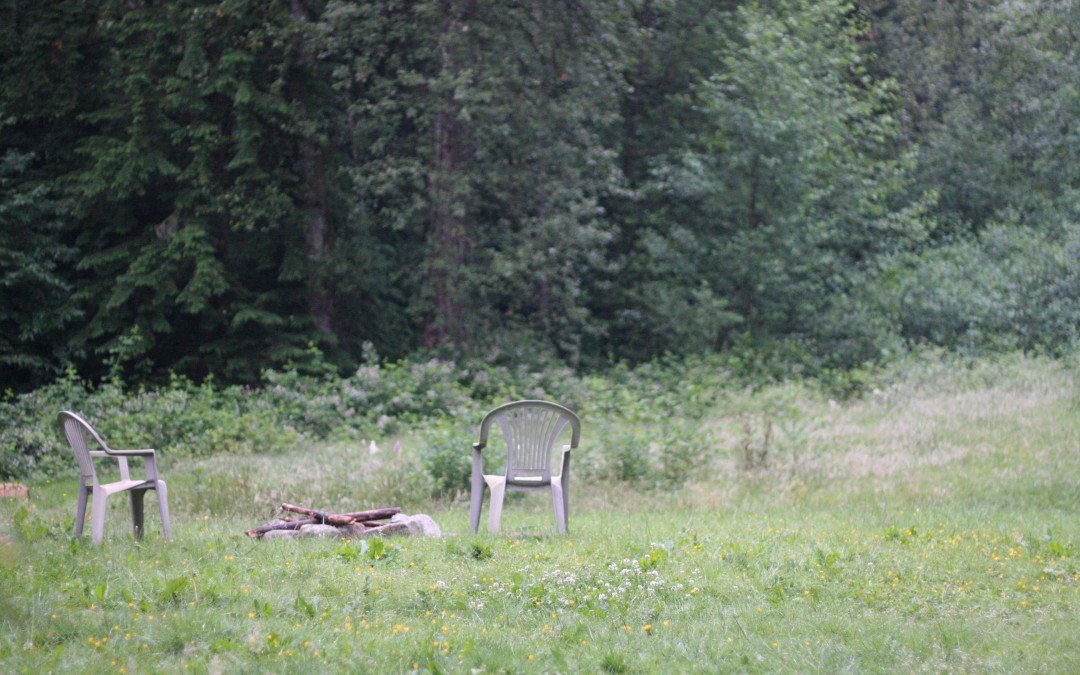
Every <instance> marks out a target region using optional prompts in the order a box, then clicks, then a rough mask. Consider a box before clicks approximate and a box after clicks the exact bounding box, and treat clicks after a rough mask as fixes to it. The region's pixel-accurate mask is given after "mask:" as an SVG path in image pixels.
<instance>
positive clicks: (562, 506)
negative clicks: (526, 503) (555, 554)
mask: <svg viewBox="0 0 1080 675" xmlns="http://www.w3.org/2000/svg"><path fill="white" fill-rule="evenodd" d="M551 501H552V503H553V504H554V505H555V530H556V531H557V532H558V533H559V534H566V501H565V500H564V499H563V486H562V484H561V483H560V482H559V477H554V476H553V477H552V479H551Z"/></svg>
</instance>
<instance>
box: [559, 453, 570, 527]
mask: <svg viewBox="0 0 1080 675" xmlns="http://www.w3.org/2000/svg"><path fill="white" fill-rule="evenodd" d="M559 486H560V487H562V517H563V533H564V534H565V533H567V532H569V531H570V462H567V463H566V464H565V465H564V466H563V470H562V474H561V475H560V476H559Z"/></svg>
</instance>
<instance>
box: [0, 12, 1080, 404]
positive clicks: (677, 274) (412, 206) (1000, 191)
mask: <svg viewBox="0 0 1080 675" xmlns="http://www.w3.org/2000/svg"><path fill="white" fill-rule="evenodd" d="M1077 26H1080V4H1078V3H1075V2H1071V1H1069V0H1040V1H1036V0H1009V1H1003V0H987V1H986V2H981V3H974V2H967V1H962V0H909V1H905V2H896V1H891V0H874V1H871V2H861V3H850V2H838V1H835V0H821V1H812V0H781V1H778V2H762V3H753V2H739V1H737V0H623V1H619V0H526V1H515V0H498V1H493V0H411V1H410V0H363V1H362V2H347V1H340V0H322V1H320V0H223V1H219V2H210V1H200V0H169V1H167V2H166V1H162V0H154V1H143V0H79V1H74V0H69V1H61V0H53V1H49V2H42V1H40V0H33V1H31V0H3V2H2V3H0V385H2V387H3V388H10V389H15V390H23V389H27V388H31V387H34V386H37V385H40V384H41V383H43V382H46V381H49V380H51V379H52V378H54V377H55V376H56V375H57V373H58V372H61V371H62V370H64V369H65V368H69V367H74V368H76V369H77V370H78V372H80V373H83V374H84V375H85V376H87V377H90V378H99V377H103V376H105V375H107V374H110V373H112V374H122V375H123V376H124V377H125V379H127V380H128V381H154V380H156V379H159V378H161V377H163V376H166V375H167V374H168V373H169V372H176V373H182V374H185V375H188V376H191V377H193V378H196V379H200V378H203V377H205V376H207V375H211V374H213V375H214V376H215V377H216V378H218V379H219V380H220V381H228V382H254V381H257V380H258V378H259V374H260V371H261V370H263V369H266V368H280V367H284V366H289V365H291V366H295V367H299V368H304V367H306V366H308V365H312V364H314V365H319V366H320V367H325V364H326V363H329V364H332V365H333V366H336V367H339V368H342V369H346V368H350V367H354V366H355V364H357V363H358V362H360V361H361V360H363V359H364V358H365V355H367V357H368V358H370V352H369V351H366V350H367V349H368V348H367V347H366V345H368V344H370V345H373V347H374V350H375V352H377V353H378V354H380V355H382V356H383V357H388V358H399V357H405V356H410V355H416V354H420V353H434V354H443V355H448V356H452V357H454V358H465V357H481V358H485V359H488V360H496V361H497V360H500V359H502V360H521V359H527V358H534V357H540V356H542V357H544V358H555V359H558V360H559V361H562V362H564V363H568V364H571V365H574V366H585V367H588V366H596V365H599V364H603V363H607V362H610V361H611V360H613V359H614V360H627V361H640V360H646V359H650V358H653V357H655V356H657V355H661V354H665V353H674V354H688V353H697V352H708V351H715V350H721V349H728V350H745V352H746V353H747V354H751V353H752V354H755V355H758V356H759V357H761V356H760V355H763V354H766V355H772V356H771V358H775V359H776V360H777V361H778V362H783V363H786V364H797V365H798V367H800V368H803V369H806V370H809V371H813V370H820V369H823V368H847V367H852V366H858V365H860V364H864V363H867V362H872V361H874V360H876V359H880V358H882V356H883V355H885V354H888V353H891V352H895V350H897V349H902V348H903V347H904V346H905V345H907V344H911V343H913V342H925V343H932V344H940V345H944V346H946V347H949V348H956V349H1000V348H1005V349H1016V348H1021V349H1043V350H1047V351H1051V352H1053V351H1057V350H1062V349H1065V348H1068V347H1070V346H1071V344H1072V342H1073V341H1074V337H1075V335H1076V332H1077V328H1078V326H1080V232H1078V227H1077V224H1078V223H1080V218H1078V215H1077V211H1078V206H1080V126H1078V124H1077V120H1080V86H1078V83H1080V53H1078V43H1080V40H1078V37H1080V36H1078V33H1077V30H1078V29H1077ZM761 358H766V357H761Z"/></svg>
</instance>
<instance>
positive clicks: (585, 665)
mask: <svg viewBox="0 0 1080 675" xmlns="http://www.w3.org/2000/svg"><path fill="white" fill-rule="evenodd" d="M718 386H722V385H718ZM680 391H681V390H680V388H679V386H678V382H677V381H675V380H673V381H672V385H671V387H670V391H668V392H667V393H666V394H665V395H664V397H659V396H658V397H657V398H656V399H655V400H657V401H659V400H664V401H673V402H674V404H673V407H672V408H671V414H670V415H664V414H657V415H653V416H641V415H636V416H635V415H629V414H627V413H625V412H624V413H620V410H627V409H628V408H625V407H623V408H619V407H618V406H611V407H608V408H607V409H605V408H604V407H603V406H595V407H593V408H591V409H589V410H590V412H585V413H583V415H582V417H583V424H584V430H583V435H582V445H581V448H580V449H579V450H578V451H577V454H576V455H575V457H574V464H573V471H574V479H573V482H572V486H571V504H570V533H569V535H568V536H565V537H563V536H558V535H556V534H555V531H554V521H553V517H552V514H551V506H550V502H549V500H547V499H545V498H544V496H543V495H539V494H530V495H524V496H520V495H519V496H515V498H512V499H508V501H507V504H506V507H505V510H504V513H503V523H502V524H503V531H502V533H500V534H499V535H490V534H487V533H486V532H482V533H481V534H478V535H473V534H471V533H470V532H469V528H468V503H467V495H464V494H462V493H460V492H459V493H457V494H454V493H452V492H451V493H449V494H446V493H443V494H442V495H441V496H433V494H434V493H432V492H431V490H430V481H428V482H425V481H424V480H421V479H420V478H419V477H418V475H419V473H420V472H421V468H420V467H421V466H422V465H423V464H422V462H421V461H420V460H419V459H418V457H419V456H421V455H422V454H423V452H424V451H425V443H429V442H430V438H431V436H430V435H427V436H425V435H424V434H422V433H420V430H419V429H418V428H411V427H410V426H409V425H408V424H402V425H399V426H398V427H397V428H396V429H394V433H393V434H387V435H385V436H380V437H378V438H370V439H369V438H363V439H331V440H321V441H318V442H314V441H300V442H298V443H296V444H295V445H294V446H292V447H288V448H284V449H279V450H275V451H274V452H267V453H263V454H260V453H257V452H255V453H253V452H237V453H229V452H225V453H217V454H212V455H209V456H201V455H193V454H180V453H176V455H175V456H171V455H170V454H169V453H168V448H161V450H160V452H161V453H162V464H163V472H164V475H165V477H166V479H167V480H168V482H169V496H170V505H171V509H172V521H173V534H174V538H173V541H172V542H165V541H163V539H162V536H161V531H160V523H159V521H158V519H157V513H156V510H154V509H152V508H149V506H150V502H149V501H148V512H147V519H148V533H147V535H146V537H145V539H144V540H142V541H141V542H139V541H136V540H134V539H133V537H132V536H131V531H130V525H129V523H128V514H127V504H126V501H125V500H124V498H123V497H120V498H115V497H114V498H113V499H112V500H110V501H111V502H113V503H111V505H110V511H109V515H108V519H107V521H106V537H105V541H104V543H103V544H102V545H101V546H93V545H92V544H91V543H90V541H89V537H88V536H87V537H85V538H83V539H82V540H74V539H73V538H72V533H73V519H74V512H75V494H74V490H75V487H76V480H75V479H74V477H63V476H61V477H57V478H51V479H41V480H37V481H33V480H32V481H30V491H31V493H30V498H29V500H5V501H3V502H0V535H2V536H3V543H2V544H0V626H2V628H3V630H2V631H0V670H2V671H4V672H10V673H39V672H95V673H97V672H100V673H106V672H113V673H139V672H196V673H224V672H229V673H233V672H274V673H292V672H296V673H301V672H304V673H308V672H332V671H344V672H411V671H418V672H446V673H488V672H586V673H596V672H601V673H602V672H611V673H623V672H625V673H636V672H656V673H670V672H827V673H834V672H857V673H866V672H871V673H872V672H971V673H1017V672H1029V673H1031V672H1033V673H1040V672H1045V673H1072V672H1077V671H1078V670H1080V619H1078V615H1077V611H1078V609H1080V569H1078V561H1080V556H1078V553H1077V550H1076V542H1077V541H1078V540H1080V519H1078V511H1080V509H1078V506H1080V504H1078V502H1080V454H1078V453H1077V446H1078V444H1080V407H1078V402H1080V396H1078V393H1080V391H1078V382H1077V374H1076V369H1075V365H1074V364H1073V362H1071V361H1069V360H1048V359H1040V358H1024V357H1020V356H1013V357H1002V358H997V359H993V360H985V361H975V362H960V361H956V360H949V361H940V360H933V359H927V360H925V361H922V362H914V363H913V362H908V363H907V364H906V365H905V366H904V367H898V368H895V369H892V370H890V371H888V372H883V373H880V374H877V375H875V376H874V378H873V381H872V382H869V383H868V384H867V386H866V387H865V390H864V391H863V393H861V394H860V395H858V396H856V397H853V398H850V399H843V398H835V397H830V395H829V394H828V393H827V391H826V390H824V389H821V388H818V387H815V386H811V385H809V384H771V385H762V386H757V387H752V388H751V387H747V388H743V387H738V386H734V385H729V386H724V387H723V389H722V391H718V392H717V395H716V396H715V397H712V398H710V400H709V404H708V409H707V410H706V411H705V412H704V414H702V415H700V416H695V417H694V420H693V424H692V425H688V424H687V423H686V421H685V420H682V419H680V418H679V414H680V413H679V410H680V409H681V408H680V406H679V405H678V402H679V397H680V395H681V394H680ZM688 395H689V394H688ZM51 414H52V411H49V415H50V416H51ZM478 423H479V417H477V418H476V419H475V420H469V424H471V425H472V426H476V425H477V424H478ZM691 426H692V428H690V427H691ZM665 428H674V429H676V430H677V433H676V434H675V436H674V437H673V436H671V435H670V434H669V433H668V432H666V431H665ZM619 430H623V431H621V432H620V431H619ZM620 433H621V434H622V435H620ZM682 434H686V435H688V437H689V438H690V439H692V442H686V443H682V444H680V443H679V442H678V441H679V438H678V437H679V436H680V435H682ZM118 435H120V432H114V433H113V434H111V436H112V437H113V438H116V437H117V436H118ZM643 438H644V439H648V438H655V439H657V441H656V442H652V443H649V442H642V441H641V439H643ZM620 439H621V440H623V441H626V442H627V443H628V446H627V447H619V443H620V442H621V440H620ZM628 439H629V440H628ZM116 441H117V442H116V445H119V446H121V447H122V446H123V442H124V441H125V439H123V438H122V435H121V437H119V438H116ZM370 441H375V442H376V447H378V448H380V449H379V451H378V452H372V449H371V447H370ZM395 441H400V443H401V446H400V447H401V450H400V453H394V452H392V451H391V450H389V447H390V446H391V445H392V444H393V443H394V442H395ZM460 452H461V455H462V456H463V457H466V458H467V457H468V453H469V447H468V444H467V443H463V444H462V446H461V448H460ZM590 453H592V456H591V457H590ZM673 458H674V459H673ZM676 460H678V461H676ZM673 466H674V467H675V468H672V467H673ZM635 467H636V468H635ZM680 467H681V468H680ZM676 469H679V471H681V474H679V475H680V479H679V480H677V481H676V480H672V479H671V477H672V475H673V473H679V471H676ZM620 471H621V472H622V475H621V477H620ZM665 476H666V478H664V477H665ZM512 496H513V495H512ZM282 502H291V503H296V504H304V505H307V506H312V507H315V508H321V509H325V510H338V511H343V510H350V509H351V510H356V509H359V508H367V507H371V506H401V507H402V508H403V509H404V510H405V511H406V512H407V513H427V514H429V515H431V516H432V517H433V518H434V519H435V520H436V521H437V522H438V523H439V525H440V527H441V529H442V531H443V534H444V536H443V537H441V538H420V537H412V538H386V539H367V540H361V541H345V540H325V539H301V540H296V541H259V540H252V539H249V538H248V537H247V536H245V535H244V530H246V529H249V528H251V527H254V526H257V525H261V524H263V523H265V522H266V521H267V520H268V519H269V518H270V517H271V516H272V515H273V513H274V510H275V508H276V507H277V506H278V505H279V504H281V503H282ZM485 507H486V502H485ZM485 516H486V508H485Z"/></svg>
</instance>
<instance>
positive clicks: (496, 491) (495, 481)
mask: <svg viewBox="0 0 1080 675" xmlns="http://www.w3.org/2000/svg"><path fill="white" fill-rule="evenodd" d="M492 422H495V423H497V424H498V425H499V428H500V429H502V434H503V438H504V439H505V441H506V448H507V457H506V472H505V473H503V474H485V473H484V458H483V450H484V448H485V447H487V441H488V430H489V428H490V427H491V423H492ZM568 424H569V425H570V429H571V437H570V444H569V445H564V446H563V448H562V454H561V457H560V461H559V464H560V470H559V473H558V475H552V473H551V455H552V452H553V450H554V448H555V443H556V442H557V441H558V439H559V434H560V433H562V431H563V429H564V428H566V425H568ZM580 438H581V420H579V419H578V416H577V415H575V414H574V413H573V412H571V411H570V410H568V409H567V408H564V407H563V406H561V405H558V404H556V403H550V402H548V401H515V402H513V403H507V404H504V405H501V406H499V407H498V408H495V409H494V410H492V411H491V412H489V413H488V414H487V415H485V416H484V421H483V422H482V423H481V424H480V441H479V442H478V443H473V456H472V504H471V509H470V513H469V527H470V528H471V529H472V531H473V532H476V530H477V528H478V527H479V526H480V510H481V507H482V504H483V501H484V486H485V485H486V486H487V487H488V488H489V489H490V490H491V504H490V507H489V508H490V513H489V514H488V531H489V532H491V533H492V534H495V533H497V532H498V531H499V524H500V520H501V519H502V507H503V499H504V497H505V496H506V491H507V490H527V491H531V490H551V497H552V501H553V502H554V506H555V528H556V530H558V532H559V533H560V534H566V531H567V519H568V513H569V508H570V451H571V450H572V449H574V448H576V447H578V441H579V440H580Z"/></svg>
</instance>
